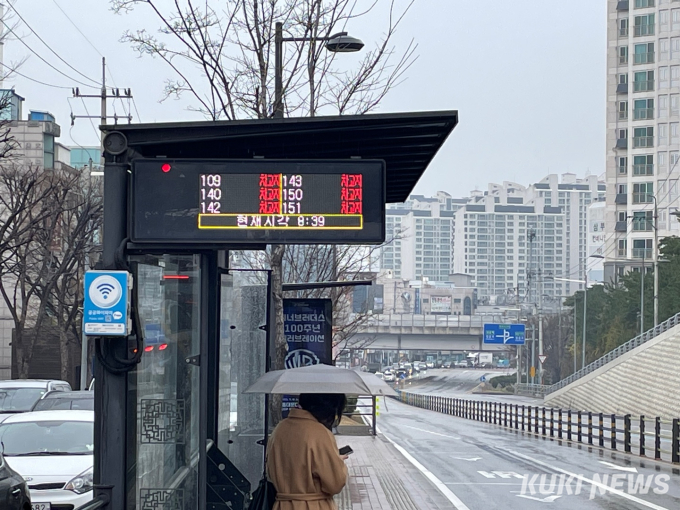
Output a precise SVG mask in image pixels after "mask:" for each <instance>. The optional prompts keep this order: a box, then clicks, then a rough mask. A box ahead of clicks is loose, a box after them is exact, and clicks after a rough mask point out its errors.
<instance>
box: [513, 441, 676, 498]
mask: <svg viewBox="0 0 680 510" xmlns="http://www.w3.org/2000/svg"><path fill="white" fill-rule="evenodd" d="M506 451H507V452H509V453H511V454H513V455H516V456H517V457H520V458H522V459H524V460H527V461H529V462H533V463H534V464H538V465H539V466H543V467H545V468H548V469H552V470H553V471H557V472H559V473H564V474H565V475H567V476H572V477H574V478H575V479H576V480H580V481H582V482H585V483H589V484H590V485H594V486H595V487H597V488H598V489H600V490H601V491H607V492H611V493H612V494H616V495H617V496H620V497H622V498H625V499H627V500H630V501H634V502H635V503H638V504H640V505H642V506H646V507H647V508H652V509H654V510H669V509H668V508H666V507H663V506H659V505H655V504H654V503H650V502H649V501H645V500H644V499H640V498H636V497H635V496H633V495H631V494H626V493H625V492H623V491H620V490H618V489H614V488H612V487H609V486H608V485H606V484H604V483H601V482H596V481H595V480H591V479H590V478H586V477H585V476H583V475H577V474H576V473H571V472H569V471H567V470H566V469H561V468H558V467H555V466H552V465H550V464H547V463H545V462H541V461H540V460H536V459H534V458H532V457H529V456H527V455H523V454H521V453H519V452H514V451H512V450H506Z"/></svg>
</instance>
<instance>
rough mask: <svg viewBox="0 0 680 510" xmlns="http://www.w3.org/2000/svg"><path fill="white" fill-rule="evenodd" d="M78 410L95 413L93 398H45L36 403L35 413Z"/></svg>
mask: <svg viewBox="0 0 680 510" xmlns="http://www.w3.org/2000/svg"><path fill="white" fill-rule="evenodd" d="M64 409H77V410H80V411H94V399H92V398H43V399H42V400H38V402H36V404H35V407H33V411H50V410H64Z"/></svg>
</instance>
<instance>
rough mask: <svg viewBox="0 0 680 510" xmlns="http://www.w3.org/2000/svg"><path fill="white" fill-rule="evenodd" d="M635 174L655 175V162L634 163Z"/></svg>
mask: <svg viewBox="0 0 680 510" xmlns="http://www.w3.org/2000/svg"><path fill="white" fill-rule="evenodd" d="M633 175H654V164H633Z"/></svg>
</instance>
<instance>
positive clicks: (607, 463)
mask: <svg viewBox="0 0 680 510" xmlns="http://www.w3.org/2000/svg"><path fill="white" fill-rule="evenodd" d="M600 464H604V465H605V466H607V467H610V468H612V469H618V470H620V471H628V472H630V473H637V472H638V470H637V469H636V468H634V467H624V466H617V465H616V464H612V463H611V462H605V461H603V460H601V461H600Z"/></svg>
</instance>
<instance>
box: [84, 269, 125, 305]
mask: <svg viewBox="0 0 680 510" xmlns="http://www.w3.org/2000/svg"><path fill="white" fill-rule="evenodd" d="M88 296H89V298H90V300H91V301H92V304H94V305H95V306H96V307H98V308H111V307H113V306H116V304H118V302H119V301H120V299H121V297H122V296H123V287H122V286H121V284H120V282H119V281H118V280H117V279H116V278H114V277H113V276H111V275H101V276H98V277H97V278H95V279H94V280H93V281H92V283H91V284H90V286H89V290H88Z"/></svg>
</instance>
